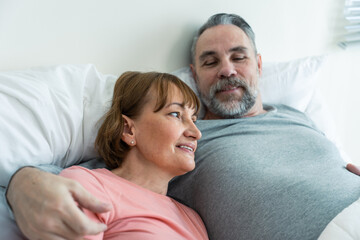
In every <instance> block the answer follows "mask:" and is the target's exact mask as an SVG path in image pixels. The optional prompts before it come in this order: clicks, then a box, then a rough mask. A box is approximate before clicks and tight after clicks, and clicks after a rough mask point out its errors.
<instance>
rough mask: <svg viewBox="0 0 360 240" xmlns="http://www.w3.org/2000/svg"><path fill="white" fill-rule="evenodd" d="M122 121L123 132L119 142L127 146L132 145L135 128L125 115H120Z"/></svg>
mask: <svg viewBox="0 0 360 240" xmlns="http://www.w3.org/2000/svg"><path fill="white" fill-rule="evenodd" d="M122 117H123V119H124V130H123V133H122V136H121V140H123V141H124V142H126V143H127V144H128V145H130V146H131V145H134V143H135V126H134V121H133V120H132V119H131V118H129V117H128V116H126V115H122Z"/></svg>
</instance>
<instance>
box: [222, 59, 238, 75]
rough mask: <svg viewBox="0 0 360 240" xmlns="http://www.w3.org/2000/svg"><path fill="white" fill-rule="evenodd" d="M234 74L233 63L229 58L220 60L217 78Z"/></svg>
mask: <svg viewBox="0 0 360 240" xmlns="http://www.w3.org/2000/svg"><path fill="white" fill-rule="evenodd" d="M235 75H236V69H235V66H234V64H233V63H232V62H231V61H229V60H224V61H222V63H221V65H220V69H219V73H218V77H219V78H228V77H231V76H235Z"/></svg>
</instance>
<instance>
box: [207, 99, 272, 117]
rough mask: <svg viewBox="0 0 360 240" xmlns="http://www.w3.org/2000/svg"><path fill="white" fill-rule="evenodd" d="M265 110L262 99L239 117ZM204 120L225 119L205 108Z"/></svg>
mask: <svg viewBox="0 0 360 240" xmlns="http://www.w3.org/2000/svg"><path fill="white" fill-rule="evenodd" d="M266 112H267V111H266V110H265V109H264V106H263V104H262V101H256V103H255V105H254V106H253V107H252V108H251V109H250V110H249V111H248V112H247V113H246V114H244V115H243V116H241V117H239V118H245V117H255V116H258V115H260V114H264V113H266ZM203 119H204V120H214V119H225V118H224V117H221V116H218V115H216V114H214V113H212V112H210V111H209V110H206V113H205V116H204V118H203Z"/></svg>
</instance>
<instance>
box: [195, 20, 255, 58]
mask: <svg viewBox="0 0 360 240" xmlns="http://www.w3.org/2000/svg"><path fill="white" fill-rule="evenodd" d="M218 25H235V26H237V27H239V28H240V29H241V30H243V31H244V32H245V34H246V36H248V38H249V39H250V42H251V45H252V47H253V48H254V51H255V55H256V54H257V50H256V44H255V33H254V32H253V30H252V29H251V27H250V25H249V24H248V23H247V22H246V21H245V20H244V19H243V18H242V17H240V16H238V15H236V14H228V13H218V14H215V15H213V16H211V17H210V18H209V19H208V20H207V22H206V23H205V24H204V25H202V26H201V27H200V29H199V31H198V32H197V34H196V35H195V37H194V39H193V42H192V45H191V61H192V64H195V50H196V43H197V41H198V39H199V37H200V35H201V34H202V33H203V32H205V30H206V29H209V28H212V27H215V26H218Z"/></svg>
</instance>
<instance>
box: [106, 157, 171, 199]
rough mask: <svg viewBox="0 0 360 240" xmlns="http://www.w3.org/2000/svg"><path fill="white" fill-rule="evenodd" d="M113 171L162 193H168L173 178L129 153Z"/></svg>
mask: <svg viewBox="0 0 360 240" xmlns="http://www.w3.org/2000/svg"><path fill="white" fill-rule="evenodd" d="M111 171H112V172H113V173H114V174H115V175H117V176H119V177H122V178H124V179H126V180H128V181H130V182H132V183H135V184H137V185H139V186H141V187H143V188H146V189H148V190H150V191H153V192H156V193H159V194H162V195H166V193H167V189H168V184H169V181H170V180H171V179H172V178H173V176H169V174H167V173H164V172H162V171H160V170H159V169H157V168H156V167H155V166H153V165H152V164H151V163H144V162H141V161H139V160H138V159H136V158H133V157H131V156H129V155H128V156H126V158H125V159H124V161H123V162H122V165H121V167H118V168H116V169H113V170H111Z"/></svg>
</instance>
